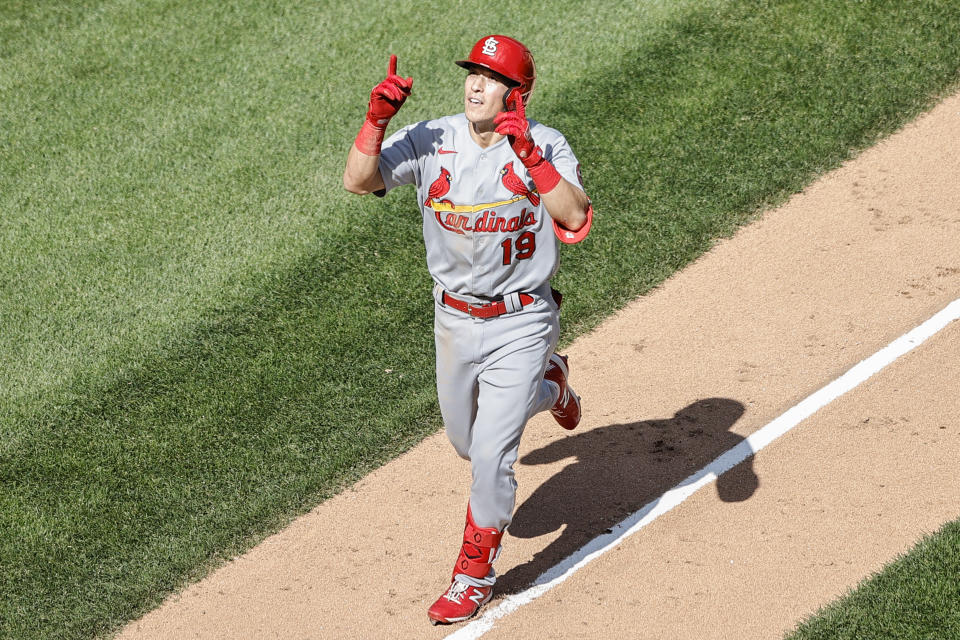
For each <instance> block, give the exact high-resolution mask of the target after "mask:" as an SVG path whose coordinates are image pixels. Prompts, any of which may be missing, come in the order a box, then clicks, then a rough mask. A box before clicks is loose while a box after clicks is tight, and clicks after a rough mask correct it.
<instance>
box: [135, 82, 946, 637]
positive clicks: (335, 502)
mask: <svg viewBox="0 0 960 640" xmlns="http://www.w3.org/2000/svg"><path fill="white" fill-rule="evenodd" d="M958 140H960V96H953V97H950V98H948V99H947V100H945V101H943V102H942V103H941V104H939V106H937V107H936V108H935V109H933V110H932V111H931V112H929V113H927V114H926V115H924V116H922V117H920V118H919V119H918V120H917V121H916V122H914V123H912V124H910V125H908V126H907V127H905V128H904V129H903V130H902V131H900V132H899V133H897V134H895V135H894V136H892V137H890V138H888V139H887V140H885V141H883V142H882V143H880V144H878V145H876V146H875V147H873V148H871V149H869V150H867V151H866V152H864V153H862V154H860V155H859V156H858V157H857V158H856V159H854V160H852V161H850V162H848V163H847V164H845V165H844V166H843V167H841V168H840V169H838V170H836V171H834V172H832V173H830V174H828V175H826V176H824V177H823V178H822V179H820V180H819V181H817V182H816V183H814V184H812V185H811V186H809V187H808V188H807V189H806V190H804V191H803V192H802V193H799V194H796V195H795V196H794V197H793V198H791V199H790V201H789V202H788V203H786V204H785V205H784V206H782V207H780V208H777V209H775V210H770V211H767V212H765V213H764V214H763V215H762V216H761V217H760V218H759V219H758V221H756V222H754V223H753V224H751V225H749V226H747V227H744V228H743V229H741V230H740V231H739V232H738V233H737V234H736V235H735V236H734V237H732V238H730V239H727V240H723V241H721V242H719V243H717V245H716V246H715V247H714V248H713V249H712V250H711V251H710V252H709V253H707V254H706V255H704V256H703V257H702V258H701V259H700V260H698V261H697V262H695V263H694V264H692V265H691V266H689V267H688V268H687V269H685V270H683V271H682V272H680V273H678V274H676V275H675V276H674V277H673V278H671V279H670V280H668V281H667V282H666V283H664V284H663V285H662V286H661V287H659V288H658V289H657V290H655V291H654V292H652V293H650V294H649V295H647V296H644V297H642V298H640V299H638V300H636V301H634V302H633V303H632V304H631V305H629V306H628V307H627V308H625V309H623V310H622V311H620V312H619V313H617V314H616V315H615V316H613V317H611V318H610V319H609V320H608V321H607V322H606V323H604V324H603V325H602V326H600V327H599V328H598V329H596V330H595V331H593V332H592V333H590V334H589V335H585V336H583V337H582V338H580V339H579V340H577V341H576V342H575V343H573V344H572V345H571V346H570V347H569V349H567V350H566V351H565V353H567V354H569V356H570V364H571V383H572V385H573V386H574V388H576V389H577V391H578V392H579V393H580V394H581V395H582V397H583V407H584V419H583V422H582V423H581V426H580V427H579V428H578V429H577V430H576V431H573V432H565V431H563V430H561V429H560V428H559V427H557V425H556V424H555V423H554V421H553V420H552V419H551V418H550V416H549V415H546V414H543V415H540V416H537V417H536V418H534V419H533V420H532V421H531V422H530V424H529V426H528V429H527V432H526V434H525V436H524V441H523V444H522V445H521V453H520V455H521V458H520V462H519V464H518V465H517V480H518V482H519V493H518V499H517V510H516V516H515V519H514V522H513V524H512V525H511V527H510V529H509V530H508V532H507V535H506V536H505V538H504V549H503V553H502V555H501V557H500V559H499V561H498V562H497V565H496V566H497V569H498V572H499V575H500V578H499V582H498V592H497V595H496V596H495V598H494V601H493V602H492V603H491V604H489V605H487V607H486V608H485V609H484V610H482V611H481V614H483V613H484V612H489V611H491V610H493V609H494V608H495V607H497V605H498V603H501V602H502V601H503V599H504V598H505V597H506V596H509V595H518V594H524V593H525V591H524V590H525V589H526V587H527V585H529V584H530V583H531V582H532V581H534V580H535V579H536V578H537V577H538V576H540V575H541V574H542V573H543V572H545V571H547V570H548V569H550V568H551V567H553V566H554V565H556V564H557V563H558V562H560V561H561V560H563V559H564V558H566V557H568V556H570V555H571V554H573V553H575V552H576V551H577V550H578V549H580V548H581V547H582V546H583V545H584V544H585V543H587V542H588V541H590V540H591V539H594V538H595V537H597V536H598V535H602V534H604V532H605V531H608V530H611V528H613V527H614V525H616V524H617V523H618V522H620V521H621V520H623V519H624V518H625V517H627V516H629V515H630V514H631V513H634V512H636V511H637V510H638V509H640V508H641V507H643V506H644V505H647V504H648V503H651V502H653V501H656V500H658V499H659V497H660V496H661V495H662V494H663V493H664V492H666V491H668V490H670V489H671V488H673V487H675V486H676V485H678V484H679V483H681V482H683V481H684V479H685V478H687V477H688V476H690V474H692V473H694V472H695V471H697V470H698V469H701V468H702V467H704V466H705V465H707V464H708V463H710V462H711V461H712V460H714V459H715V458H716V457H717V456H718V455H720V454H721V453H723V452H724V451H727V450H728V449H730V448H731V447H733V446H735V445H736V444H737V443H739V442H741V441H742V440H743V439H744V438H745V437H746V436H748V435H750V434H751V433H753V432H755V431H757V430H758V429H760V428H762V427H763V426H764V425H766V424H768V423H769V422H770V421H771V420H773V419H775V418H777V417H778V416H780V415H781V414H783V413H784V412H785V411H787V410H788V409H790V408H791V407H793V406H794V405H796V404H797V403H798V402H800V401H801V400H803V399H804V398H806V397H807V396H809V395H810V394H811V393H813V392H815V391H817V390H818V389H820V388H822V387H824V386H825V385H827V384H828V383H830V382H831V381H833V380H835V379H836V378H838V377H839V376H841V375H842V374H843V373H844V372H845V371H847V370H849V369H850V368H851V367H853V366H854V365H855V364H857V363H858V362H860V361H861V360H863V359H864V358H867V357H868V356H870V355H872V354H874V353H876V352H877V351H879V350H880V349H882V348H883V347H885V346H886V345H888V344H889V343H891V342H892V341H893V340H895V339H896V338H898V337H899V336H901V335H903V334H905V333H906V332H908V331H910V330H911V329H913V328H914V327H916V326H918V325H920V324H921V323H923V322H924V321H925V320H927V319H928V318H930V317H931V316H933V315H934V314H935V313H937V312H938V311H940V310H941V309H943V308H944V307H946V306H947V305H948V304H949V303H950V302H951V301H953V300H955V299H957V298H960V189H958V188H957V183H958V176H960V147H958V145H957V141H958ZM604 215H616V213H615V212H604V210H603V203H602V202H600V203H597V222H596V224H603V216H604ZM565 293H566V295H570V296H575V295H576V292H574V291H568V292H565ZM424 295H429V292H424ZM957 380H960V322H952V323H950V324H949V325H947V326H946V327H945V328H943V330H942V331H940V332H939V333H937V334H936V335H935V336H933V337H932V338H931V339H930V340H928V341H927V342H925V343H923V344H922V345H920V346H919V347H917V348H916V349H915V350H913V351H911V352H910V353H908V354H906V355H904V356H902V357H901V358H899V359H898V360H896V361H895V362H893V363H892V364H891V365H890V366H888V367H886V368H885V369H883V370H881V371H879V372H878V373H877V374H876V375H875V376H873V377H871V378H870V379H868V380H866V381H865V382H863V383H862V384H860V385H859V386H858V387H856V388H855V389H853V390H852V391H850V392H849V393H847V394H846V395H843V396H841V397H839V398H837V399H836V400H834V401H833V402H831V403H830V404H828V405H827V406H825V407H824V408H823V409H821V410H820V411H818V412H817V413H815V414H814V415H813V416H811V417H810V418H808V419H806V420H804V421H803V422H801V423H799V424H798V425H797V427H796V428H794V429H793V430H792V431H790V432H788V433H786V434H785V435H784V436H783V437H781V438H779V439H777V440H776V441H774V442H772V443H771V444H770V445H769V446H767V447H766V448H764V449H763V450H761V451H759V452H758V453H757V455H756V456H752V457H750V458H749V459H748V460H746V461H745V462H743V463H742V464H740V465H738V466H737V467H735V468H734V469H733V470H731V471H730V472H728V473H726V474H724V475H722V476H721V477H720V478H719V479H718V480H717V481H716V482H715V483H711V484H708V485H706V486H705V487H703V488H702V489H700V490H699V491H697V492H696V493H694V494H693V495H692V496H690V497H689V499H687V500H686V501H684V502H682V503H681V504H679V505H678V506H676V507H675V508H674V509H673V510H671V511H669V512H667V513H665V514H664V515H662V516H661V517H659V518H658V519H656V520H654V521H653V522H651V523H650V524H649V525H648V526H646V527H644V528H642V529H641V530H639V531H638V532H637V533H635V534H634V535H632V536H630V537H628V538H624V539H622V540H621V541H620V543H619V544H618V545H616V547H615V548H612V549H611V550H610V551H609V552H607V553H606V554H604V555H602V556H600V557H598V558H597V559H596V560H594V561H593V562H591V563H590V564H587V565H586V566H584V567H583V568H581V569H580V570H579V571H577V572H576V573H574V574H572V575H571V576H570V577H569V578H568V579H566V580H565V581H563V582H562V583H559V584H557V585H556V586H555V587H554V588H552V589H551V590H549V591H547V592H546V593H544V594H543V595H541V596H540V597H538V598H536V599H531V598H526V599H527V600H529V602H528V603H527V604H524V605H522V606H520V607H518V608H517V609H516V610H515V611H513V612H512V613H510V614H509V615H505V616H503V617H501V618H499V619H497V620H495V621H493V622H492V628H490V629H489V630H488V631H486V632H485V634H483V637H484V638H489V639H501V638H503V639H505V638H601V637H623V638H658V639H667V638H678V639H688V638H689V639H693V638H696V639H698V640H704V639H708V638H718V639H719V638H742V639H749V638H757V639H760V638H763V639H769V638H777V637H781V636H782V635H783V634H784V633H786V632H788V631H789V630H791V629H793V628H794V626H795V625H796V624H797V622H798V621H799V620H801V619H802V618H803V617H805V616H807V615H809V614H811V613H812V612H814V611H815V610H816V609H817V608H818V607H819V606H821V605H824V604H826V603H828V602H830V601H832V600H834V599H835V598H836V597H838V596H840V595H842V594H843V593H844V592H845V591H846V590H847V589H848V588H850V587H852V586H854V585H856V584H857V582H859V581H860V580H862V579H863V578H865V577H867V576H869V575H870V574H871V573H872V572H874V571H876V570H878V569H880V568H881V567H882V566H883V565H884V564H886V563H887V562H889V561H890V560H892V559H894V558H895V557H896V556H897V555H898V554H900V553H902V552H905V551H907V550H908V549H909V548H910V547H912V546H913V544H915V543H916V542H917V541H918V539H919V538H920V537H922V536H923V535H924V534H926V533H929V532H932V531H934V530H935V529H937V528H939V526H940V525H941V524H943V523H944V522H946V521H949V520H953V519H955V518H957V517H958V516H960V511H958V506H957V505H958V504H960V483H957V482H956V460H958V459H960V421H958V420H957V416H958V415H960V394H958V393H957ZM468 474H469V468H468V465H467V463H466V462H464V461H462V460H460V459H459V458H458V457H457V456H456V454H455V453H454V452H453V449H452V448H451V447H450V445H449V444H448V443H447V441H446V439H445V436H444V435H443V434H437V435H434V436H433V437H431V438H429V439H427V440H426V441H424V442H423V443H422V444H421V445H420V446H418V447H416V448H415V449H414V450H412V451H410V452H409V453H407V454H406V455H404V456H402V457H401V458H399V459H397V460H395V461H393V462H391V463H389V464H387V465H386V466H385V467H383V468H381V469H380V470H378V471H376V472H375V473H373V474H371V475H370V476H368V477H367V478H366V479H364V480H363V481H361V482H360V483H358V484H357V485H356V486H354V487H352V488H351V489H350V490H348V491H346V492H344V493H343V494H341V495H339V496H337V497H335V498H333V499H331V500H329V501H327V502H325V503H323V504H321V505H319V506H318V507H316V509H314V510H313V511H312V512H311V513H309V514H307V515H305V516H304V517H302V518H300V519H299V520H297V521H296V522H294V523H293V524H292V525H291V526H290V527H289V528H287V529H286V530H284V531H282V532H281V533H279V534H277V535H274V536H272V537H270V538H268V539H267V540H266V541H265V542H263V543H262V544H261V545H260V546H258V547H256V548H254V549H252V550H251V551H250V552H249V553H247V554H245V555H243V556H242V557H238V558H235V559H234V560H232V561H231V562H229V563H228V564H226V565H225V566H223V567H222V568H220V569H219V570H217V571H215V572H214V573H212V574H211V575H210V576H209V577H208V578H206V579H205V580H203V581H202V582H200V583H198V584H195V585H193V586H191V587H189V588H188V589H186V590H185V591H184V592H183V593H181V594H178V595H176V596H174V597H171V598H170V599H169V600H168V601H167V602H166V603H165V604H164V605H163V606H162V607H161V608H159V609H157V610H155V611H153V612H151V613H150V614H148V615H147V616H145V617H144V618H143V619H141V620H138V621H136V622H133V623H131V624H130V625H129V626H128V627H127V628H126V629H125V630H124V631H123V632H122V633H121V634H120V636H119V637H120V638H123V639H124V640H133V639H138V640H145V639H153V638H156V639H161V638H162V639H164V640H170V639H175V638H210V639H213V638H218V639H223V638H283V639H284V640H299V639H307V638H313V639H316V638H371V637H388V638H428V639H429V638H443V637H446V636H448V635H450V634H451V633H454V632H456V631H458V630H459V631H461V634H463V635H462V637H480V634H481V632H482V630H480V629H478V627H477V626H476V625H474V626H472V627H469V628H468V627H467V626H466V625H458V626H451V627H432V626H430V624H429V623H428V621H427V616H426V610H427V607H429V605H430V604H431V603H432V602H433V600H434V599H435V598H436V597H437V596H438V595H439V594H440V593H441V592H442V591H443V590H444V589H445V588H446V587H447V584H448V581H449V575H450V569H451V563H452V562H453V560H454V558H455V557H456V554H457V549H458V547H459V536H460V533H461V531H462V526H463V521H462V518H463V513H464V510H465V506H466V501H467V489H468V482H467V477H468ZM480 619H482V618H480ZM374 630H376V633H375V631H374Z"/></svg>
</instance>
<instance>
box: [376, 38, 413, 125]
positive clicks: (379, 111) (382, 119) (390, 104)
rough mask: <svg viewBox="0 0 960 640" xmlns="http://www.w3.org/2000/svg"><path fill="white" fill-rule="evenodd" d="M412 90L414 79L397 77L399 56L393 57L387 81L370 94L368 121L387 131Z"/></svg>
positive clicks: (389, 65)
mask: <svg viewBox="0 0 960 640" xmlns="http://www.w3.org/2000/svg"><path fill="white" fill-rule="evenodd" d="M412 90H413V78H401V77H400V76H398V75H397V56H395V55H391V56H390V62H389V64H388V66H387V77H386V79H385V80H383V82H381V83H380V84H378V85H377V86H375V87H374V88H373V91H371V92H370V104H369V106H368V108H367V120H369V121H370V123H371V124H372V125H373V126H375V127H377V128H383V129H385V128H386V127H387V123H388V122H390V118H392V117H393V116H395V115H397V112H398V111H399V110H400V107H402V106H403V103H404V101H405V100H406V99H407V96H409V95H410V92H411V91H412Z"/></svg>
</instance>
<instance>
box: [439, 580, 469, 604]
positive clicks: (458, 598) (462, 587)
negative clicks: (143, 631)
mask: <svg viewBox="0 0 960 640" xmlns="http://www.w3.org/2000/svg"><path fill="white" fill-rule="evenodd" d="M469 588H470V585H468V584H466V583H464V582H460V581H459V580H456V581H454V583H453V584H451V585H450V588H449V589H447V592H446V593H445V594H443V597H444V598H446V599H447V600H449V601H450V602H455V603H457V604H460V603H461V602H462V601H463V596H464V595H466V593H467V589H469Z"/></svg>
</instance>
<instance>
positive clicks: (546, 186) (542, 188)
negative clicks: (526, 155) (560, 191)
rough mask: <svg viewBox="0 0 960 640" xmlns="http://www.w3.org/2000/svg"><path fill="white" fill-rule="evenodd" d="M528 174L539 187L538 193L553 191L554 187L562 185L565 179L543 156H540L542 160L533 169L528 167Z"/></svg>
mask: <svg viewBox="0 0 960 640" xmlns="http://www.w3.org/2000/svg"><path fill="white" fill-rule="evenodd" d="M527 172H528V173H529V174H530V177H531V178H533V183H534V184H535V185H537V191H539V192H540V193H548V192H550V191H553V189H554V187H556V186H557V185H558V184H560V181H561V180H562V179H563V177H562V176H561V175H560V172H559V171H557V169H556V167H554V166H553V165H552V164H550V163H549V162H548V161H547V159H546V158H544V157H543V156H540V160H538V161H537V162H536V164H534V165H533V166H532V167H527Z"/></svg>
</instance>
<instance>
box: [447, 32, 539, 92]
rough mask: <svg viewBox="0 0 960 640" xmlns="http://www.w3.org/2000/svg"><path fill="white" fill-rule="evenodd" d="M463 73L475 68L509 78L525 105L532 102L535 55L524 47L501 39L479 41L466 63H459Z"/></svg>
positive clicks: (505, 38)
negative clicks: (529, 101) (484, 69)
mask: <svg viewBox="0 0 960 640" xmlns="http://www.w3.org/2000/svg"><path fill="white" fill-rule="evenodd" d="M457 64H458V65H460V66H461V67H463V68H464V69H469V68H470V67H472V66H478V67H485V68H487V69H490V70H491V71H494V72H496V73H499V74H500V75H501V76H503V77H505V78H507V79H508V80H510V81H511V82H513V83H514V84H515V85H517V86H518V87H519V89H520V95H521V97H522V98H523V103H524V104H526V103H527V101H528V100H530V94H531V93H533V82H534V80H536V79H537V70H536V67H534V65H533V54H531V53H530V50H529V49H527V48H526V47H525V46H523V43H521V42H519V41H517V40H514V39H513V38H510V37H507V36H500V35H492V36H484V37H482V38H480V39H479V40H477V43H476V44H475V45H473V49H471V50H470V56H469V57H468V58H467V59H466V60H457Z"/></svg>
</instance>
